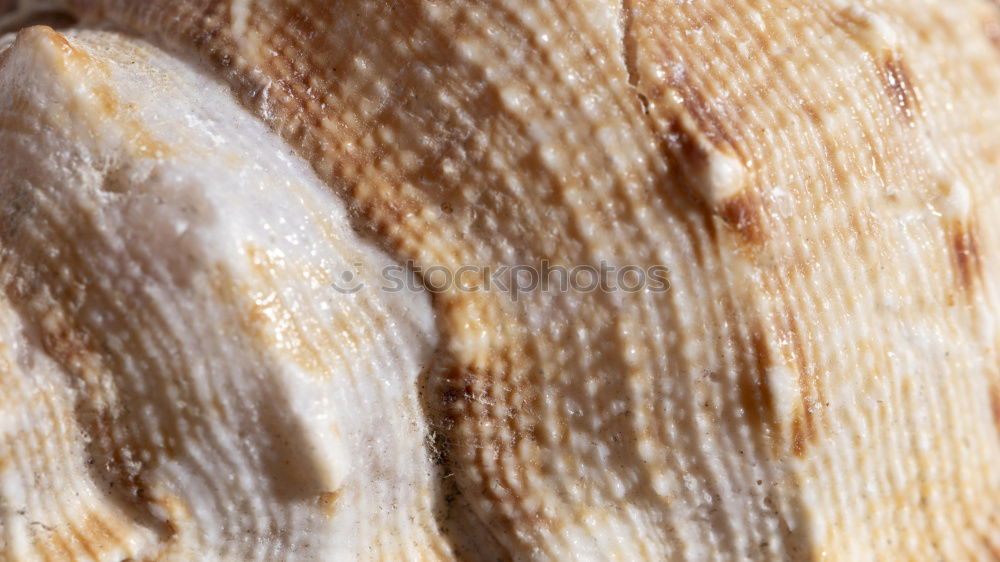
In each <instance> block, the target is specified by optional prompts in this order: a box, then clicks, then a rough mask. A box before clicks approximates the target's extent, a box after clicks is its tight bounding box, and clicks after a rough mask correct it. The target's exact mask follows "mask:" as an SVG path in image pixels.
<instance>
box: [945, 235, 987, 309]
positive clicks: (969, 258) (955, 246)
mask: <svg viewBox="0 0 1000 562" xmlns="http://www.w3.org/2000/svg"><path fill="white" fill-rule="evenodd" d="M951 247H952V253H953V255H954V259H955V270H956V277H957V280H958V285H959V288H961V289H962V291H963V292H966V293H968V292H969V291H971V290H972V289H973V287H974V286H975V282H976V279H977V278H981V277H982V276H983V263H982V254H981V249H980V245H979V236H978V234H977V232H976V229H975V227H973V226H972V225H969V224H966V223H956V224H955V225H954V226H953V227H952V229H951Z"/></svg>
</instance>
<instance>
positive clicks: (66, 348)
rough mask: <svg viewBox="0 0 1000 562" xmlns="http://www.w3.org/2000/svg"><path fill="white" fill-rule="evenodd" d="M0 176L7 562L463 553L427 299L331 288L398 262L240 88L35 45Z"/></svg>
mask: <svg viewBox="0 0 1000 562" xmlns="http://www.w3.org/2000/svg"><path fill="white" fill-rule="evenodd" d="M0 162H2V165H0V186H2V188H0V193H2V195H0V198H2V202H3V204H2V206H0V288H2V292H0V387H2V389H3V392H2V394H0V451H2V453H0V506H2V509H0V532H2V534H0V558H2V559H4V560H90V559H94V560H114V561H116V562H117V561H120V560H124V559H136V560H154V559H168V560H194V559H216V560H218V559H221V560H274V559H284V558H288V557H296V558H298V559H309V560H329V559H355V558H358V557H362V556H365V555H370V554H371V553H372V552H378V553H380V555H381V556H384V557H386V558H393V559H405V558H411V557H412V556H411V555H410V553H414V552H416V553H423V554H425V555H427V556H432V555H434V553H438V552H439V553H441V554H440V555H441V556H443V555H444V553H447V552H450V550H449V548H450V547H448V546H447V545H445V544H444V542H443V540H442V539H441V538H440V537H439V533H438V531H437V524H436V522H435V517H434V510H435V498H436V491H435V490H436V484H435V481H434V474H435V471H434V467H433V465H432V464H431V459H430V458H429V457H428V456H427V455H426V452H425V451H426V447H425V442H426V440H427V436H428V432H427V426H426V423H425V422H424V421H423V420H424V415H423V412H422V409H421V405H420V403H419V402H418V399H417V398H418V397H417V392H416V384H417V378H418V376H419V375H420V373H421V371H422V370H423V369H424V368H425V367H426V366H427V364H428V362H429V361H430V359H431V354H432V352H433V350H434V348H435V347H436V337H437V336H436V331H435V329H434V321H433V314H432V311H431V308H430V306H429V299H427V298H426V295H420V294H417V293H415V292H412V291H399V292H396V293H380V294H372V295H361V294H351V293H344V292H341V291H338V290H335V289H334V287H333V283H332V280H331V279H330V276H332V275H333V274H334V272H339V271H341V270H346V269H348V268H353V267H357V268H359V269H360V270H362V271H377V270H378V269H380V268H382V267H385V266H387V265H389V264H391V262H390V261H389V259H388V257H387V256H386V255H385V254H384V253H382V252H381V251H379V250H378V249H376V248H375V247H373V246H372V245H370V244H368V243H365V242H363V241H361V240H359V239H358V238H357V236H356V235H355V234H354V233H353V232H352V231H351V229H350V228H349V225H348V223H347V216H346V212H345V210H344V207H343V204H342V202H340V201H339V200H338V199H337V198H336V197H335V196H334V195H333V194H331V193H330V192H329V190H328V189H326V187H325V186H324V185H323V183H322V182H320V180H319V179H318V178H317V177H316V176H315V174H314V173H313V172H312V171H311V170H310V169H309V166H308V164H306V163H305V162H304V161H302V160H301V159H299V158H298V157H296V156H295V155H294V154H293V153H292V151H291V150H290V149H289V148H288V147H287V146H285V145H284V143H283V142H281V140H280V139H279V138H278V137H277V136H276V135H274V134H273V133H272V132H270V131H268V130H267V128H266V127H265V126H264V125H263V124H262V123H260V122H259V121H257V120H256V119H254V118H253V117H252V116H251V115H250V114H248V113H247V112H245V111H244V110H243V109H242V108H240V107H239V105H238V104H237V102H236V101H235V100H234V99H232V97H231V96H230V94H229V93H228V91H227V90H226V89H225V88H224V87H223V86H222V85H221V84H218V83H214V82H212V81H211V80H209V79H207V78H206V76H205V75H204V74H202V73H200V72H198V71H197V70H196V69H194V68H191V67H190V66H189V65H187V64H184V63H182V62H180V61H178V60H176V59H175V58H173V57H171V56H169V55H167V54H166V53H164V52H162V51H160V50H159V49H156V48H154V47H151V46H149V45H148V44H146V43H143V42H140V41H136V40H133V39H128V38H125V37H122V36H119V35H115V34H108V33H100V32H74V33H72V34H69V33H68V34H67V35H65V36H64V35H61V34H59V33H57V32H55V31H53V30H51V29H48V28H43V27H35V28H31V29H28V30H25V31H23V32H21V33H20V34H19V35H18V37H17V40H16V41H15V42H14V44H13V45H12V46H11V47H10V48H9V49H8V50H7V51H5V52H4V53H3V54H2V55H0ZM289 217H294V220H289Z"/></svg>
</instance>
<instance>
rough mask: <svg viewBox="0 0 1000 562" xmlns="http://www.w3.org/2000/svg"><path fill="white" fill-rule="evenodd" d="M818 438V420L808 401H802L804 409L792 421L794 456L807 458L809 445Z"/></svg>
mask: <svg viewBox="0 0 1000 562" xmlns="http://www.w3.org/2000/svg"><path fill="white" fill-rule="evenodd" d="M817 437H818V435H817V432H816V420H815V419H814V417H813V413H812V411H811V410H810V408H809V404H808V402H807V401H806V400H803V401H802V409H801V410H800V411H799V412H797V413H796V415H795V417H794V418H793V419H792V454H793V455H795V456H796V457H798V458H802V457H803V456H805V453H806V450H807V449H808V447H809V445H811V444H813V443H815V441H816V438H817Z"/></svg>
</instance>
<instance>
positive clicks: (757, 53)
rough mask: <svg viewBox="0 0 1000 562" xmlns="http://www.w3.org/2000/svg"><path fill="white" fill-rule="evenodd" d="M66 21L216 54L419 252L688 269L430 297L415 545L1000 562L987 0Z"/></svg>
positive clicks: (249, 95) (464, 261) (190, 9)
mask: <svg viewBox="0 0 1000 562" xmlns="http://www.w3.org/2000/svg"><path fill="white" fill-rule="evenodd" d="M61 4H64V5H65V6H66V7H67V8H68V9H70V10H71V11H73V12H74V13H75V15H76V16H78V17H79V18H80V20H81V25H82V26H84V27H88V26H101V27H110V28H117V29H123V30H127V31H128V32H129V33H132V34H137V35H139V36H141V37H145V38H146V39H147V40H149V41H151V42H152V43H155V44H159V45H162V46H164V47H166V48H168V49H171V50H172V51H173V52H175V53H177V56H180V57H187V58H189V59H191V60H199V61H201V62H205V63H207V64H209V65H210V66H211V68H212V69H213V70H212V73H213V74H214V76H215V77H218V78H219V79H222V80H224V81H226V82H227V83H228V85H229V86H230V88H231V91H232V92H233V93H234V94H235V95H236V96H237V97H238V99H240V100H241V101H242V102H243V103H244V105H245V106H246V107H247V108H249V109H250V110H251V111H253V112H254V113H255V114H256V115H257V116H258V117H260V118H261V119H262V120H263V121H264V122H265V123H267V124H268V125H269V126H270V127H271V128H272V129H273V130H274V131H276V132H277V133H278V134H279V135H280V136H281V137H282V138H283V139H284V140H285V142H286V143H287V144H288V146H290V147H291V148H292V149H294V150H295V151H296V152H297V154H298V155H299V156H301V157H302V158H304V159H305V160H306V161H308V162H309V163H310V164H311V165H312V168H313V169H314V170H315V173H316V175H318V177H319V178H320V179H321V180H322V181H323V182H324V183H325V184H326V185H327V186H328V188H329V189H330V191H331V193H335V194H337V195H339V196H340V198H341V199H342V201H344V202H345V203H346V205H347V208H348V211H349V214H350V217H349V220H350V221H351V222H352V224H353V225H354V227H355V229H356V230H357V231H359V232H360V233H361V235H362V236H364V237H365V238H366V239H367V240H369V241H372V242H374V243H376V244H377V245H379V247H381V248H385V249H386V250H387V251H388V252H389V254H390V255H391V256H392V258H393V259H394V260H395V261H396V262H397V263H404V262H408V261H412V262H413V263H415V264H417V266H419V267H422V268H424V269H426V268H429V267H431V266H443V267H445V268H448V269H449V270H451V271H457V270H458V269H459V268H461V267H462V266H466V265H477V266H490V267H498V266H501V265H507V266H517V265H527V266H534V267H538V266H540V264H542V263H543V262H548V263H552V264H558V265H563V266H567V267H571V266H579V265H592V266H598V265H600V264H602V263H604V264H610V265H612V266H615V267H619V268H621V267H626V266H630V265H637V266H641V267H650V266H655V265H661V266H664V267H666V268H667V269H669V272H670V273H669V283H670V289H669V290H668V291H653V290H642V291H638V292H628V291H621V290H619V291H579V290H568V291H526V292H524V293H521V294H518V295H517V298H516V299H514V298H512V295H510V294H508V293H503V292H497V291H488V290H486V289H485V287H481V286H478V285H475V283H477V282H478V281H476V280H473V284H474V285H475V287H478V288H480V289H482V290H475V291H462V290H458V289H452V290H449V291H445V292H443V293H441V294H437V295H434V298H433V307H434V314H435V319H434V328H433V330H431V329H429V328H428V330H427V334H428V336H427V337H428V338H429V339H434V340H435V341H436V342H437V348H436V351H435V352H434V355H433V357H429V358H428V364H429V365H430V366H429V367H427V368H426V369H424V370H423V372H422V375H421V378H420V380H419V381H417V380H415V379H413V378H411V379H407V380H409V381H410V383H406V384H404V385H402V387H401V388H403V390H401V392H402V393H403V394H404V395H406V394H407V393H410V394H408V395H410V396H411V397H413V399H414V400H415V399H416V396H417V394H416V391H415V390H414V388H416V387H417V385H419V397H420V399H421V400H422V408H421V410H420V413H419V415H420V416H421V417H420V420H421V421H422V423H423V420H426V424H427V427H426V428H425V429H426V431H427V434H428V436H429V441H430V442H431V445H430V446H429V447H428V451H427V452H423V450H421V451H422V452H421V453H420V455H418V457H419V458H420V459H423V460H424V461H427V460H428V459H429V457H430V456H431V454H432V452H436V454H437V455H438V456H440V458H439V459H438V460H441V461H442V462H444V463H445V464H444V465H443V466H444V468H443V469H442V470H441V472H440V475H439V476H438V478H442V479H441V480H439V481H438V482H437V483H436V484H434V485H431V484H428V485H427V486H428V488H427V489H428V490H429V491H430V493H432V494H436V495H437V502H438V504H439V505H444V508H445V509H443V510H439V511H437V512H435V513H434V516H433V518H432V519H433V520H427V521H428V525H431V526H432V528H431V529H429V530H428V531H427V533H428V535H429V538H428V539H427V541H426V543H418V544H425V547H420V546H418V547H417V549H418V550H415V551H410V554H412V555H414V556H416V555H417V552H419V553H420V554H422V555H425V556H427V557H431V558H432V557H439V556H440V557H449V556H453V555H456V554H458V555H460V556H461V557H465V558H470V559H475V558H477V557H483V558H485V557H486V556H487V555H486V551H487V550H489V551H490V552H491V555H492V546H493V545H490V544H489V541H485V540H484V541H481V542H475V541H474V542H473V544H474V545H476V544H479V545H482V547H483V551H480V552H476V551H475V549H473V550H472V551H471V552H470V551H468V550H465V547H464V546H456V545H462V544H463V541H465V540H467V537H468V536H469V535H468V534H467V533H470V532H471V531H468V530H467V529H465V528H462V527H458V526H457V524H458V522H461V521H466V520H477V521H479V522H481V523H482V524H484V525H485V527H486V528H487V529H488V530H489V533H490V534H491V536H492V537H493V539H495V541H496V542H497V544H498V545H499V547H500V548H502V551H503V556H504V557H510V558H517V559H552V560H563V559H622V560H633V559H677V560H702V559H746V558H750V559H789V560H801V559H827V560H851V561H853V560H883V559H947V560H964V559H975V560H984V559H991V558H996V557H998V556H1000V470H998V468H997V467H998V466H1000V350H998V344H1000V332H998V331H997V321H998V320H1000V309H998V304H1000V301H998V299H1000V294H998V289H1000V287H998V282H1000V261H998V260H997V257H996V256H998V255H1000V254H998V252H1000V187H998V186H1000V135H998V134H997V131H1000V104H998V103H997V99H998V95H1000V39H998V37H1000V32H998V30H1000V9H998V8H997V6H996V5H995V4H994V3H992V2H988V1H984V0H957V1H948V2H943V1H931V0H919V1H910V0H907V1H903V0H883V1H876V0H872V1H863V0H856V1H854V0H850V1H848V0H837V1H829V2H791V1H781V0H766V1H760V2H749V1H746V0H738V1H732V0H706V1H701V2H689V1H680V0H678V1H661V2H654V1H640V0H633V1H627V2H623V3H614V2H601V1H597V0H573V1H568V2H547V1H538V2H534V1H516V0H507V1H500V0H496V1H472V2H447V1H430V0H428V1H425V2H416V1H415V2H376V1H369V0H346V1H342V2H327V1H321V0H301V1H291V0H230V1H223V0H213V1H208V0H206V1H201V2H194V1H189V0H169V1H161V2H144V1H139V0H133V1H127V0H63V1H62V2H61ZM206 80H209V79H208V78H206ZM234 134H237V133H236V132H235V131H234ZM2 196H3V197H8V195H2ZM274 197H281V196H280V195H274ZM5 204H6V199H5ZM289 220H298V217H290V218H289ZM250 230H252V229H250ZM359 243H360V242H359ZM164 259H166V258H164ZM191 322H192V323H193V325H203V326H208V325H210V323H211V322H210V320H198V319H197V318H195V317H192V319H191ZM199 323H201V324H199ZM405 333H406V330H400V331H398V332H394V334H395V335H398V336H399V337H403V336H404V335H405ZM4 341H6V340H4ZM387 343H388V342H387ZM404 347H405V345H404ZM262 349H263V350H264V352H269V351H268V350H270V349H271V348H270V347H268V346H264V347H263V348H262ZM192 353H193V351H192ZM404 370H405V369H404ZM407 384H410V386H407ZM363 386H364V385H363V384H362V385H358V388H362V387H363ZM359 411H361V412H364V411H366V409H365V408H364V407H359ZM403 437H405V435H404V436H403ZM410 437H413V435H410ZM418 437H419V436H418ZM316 438H317V439H319V440H320V441H322V438H321V437H320V436H318V435H317V437H316ZM404 441H405V440H403V439H400V440H399V442H398V443H396V445H398V446H399V447H402V449H400V450H407V451H411V450H412V449H411V448H409V447H422V446H423V445H424V443H422V442H420V443H404ZM344 442H345V443H349V440H347V441H344ZM345 446H346V445H345ZM394 446H395V445H394ZM421 455H422V456H421ZM376 457H377V455H376ZM394 459H395V460H393V461H392V462H394V463H403V462H404V461H403V460H402V459H399V458H395V457H394ZM443 476H447V477H448V478H447V479H443ZM24 486H28V485H27V484H24ZM28 487H29V488H30V486H28ZM375 487H376V488H377V485H375ZM358 489H359V490H362V491H361V492H359V496H358V497H359V498H361V497H365V496H364V492H363V490H364V486H363V485H361V484H359V488H358ZM368 497H370V498H376V499H372V500H371V501H373V502H376V503H377V502H378V501H379V500H378V499H377V497H376V496H368ZM359 501H360V500H359ZM358 505H362V504H360V503H359V504H358ZM376 511H378V510H376ZM424 513H427V512H426V511H425V512H424ZM5 517H6V515H5ZM168 520H169V518H168ZM5 524H6V520H5ZM378 524H380V523H378V522H376V523H375V525H378ZM384 524H385V525H386V527H385V530H384V533H385V534H386V535H392V534H393V532H394V531H393V529H397V530H398V529H410V528H411V527H410V526H409V525H405V524H402V523H399V522H396V523H395V524H396V526H395V527H393V525H394V523H393V522H389V521H386V522H384ZM318 532H321V531H318ZM8 533H9V532H8ZM279 534H280V531H279ZM463 537H464V538H463ZM359 540H361V541H363V540H365V539H363V538H362V539H359ZM372 544H373V547H372V548H371V549H370V550H368V551H367V552H368V555H370V556H371V557H373V558H378V557H392V555H393V551H392V550H391V549H388V550H380V546H379V545H380V544H381V543H378V542H374V543H372ZM488 546H489V548H487V547H488ZM420 548H424V550H419V549H420ZM255 555H260V553H255ZM477 555H479V556H477Z"/></svg>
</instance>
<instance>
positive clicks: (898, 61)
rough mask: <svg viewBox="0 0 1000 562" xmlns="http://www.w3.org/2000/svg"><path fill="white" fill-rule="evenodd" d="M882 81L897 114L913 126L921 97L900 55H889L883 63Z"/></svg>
mask: <svg viewBox="0 0 1000 562" xmlns="http://www.w3.org/2000/svg"><path fill="white" fill-rule="evenodd" d="M881 75H882V80H883V82H884V85H885V90H886V93H888V94H889V98H890V99H891V100H892V102H893V106H894V107H895V108H896V111H897V113H899V114H900V115H902V116H903V117H904V118H905V119H906V122H907V123H908V124H910V125H913V123H914V120H915V119H916V116H917V113H918V112H919V109H920V108H919V101H920V100H919V97H918V95H917V91H916V89H915V88H914V86H913V80H912V78H911V77H910V71H909V69H908V67H907V65H906V63H905V62H904V61H903V59H902V58H900V56H899V54H897V53H892V54H890V55H888V56H887V57H886V58H885V60H884V62H883V63H882V72H881Z"/></svg>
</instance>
